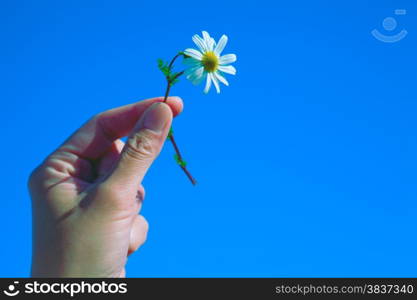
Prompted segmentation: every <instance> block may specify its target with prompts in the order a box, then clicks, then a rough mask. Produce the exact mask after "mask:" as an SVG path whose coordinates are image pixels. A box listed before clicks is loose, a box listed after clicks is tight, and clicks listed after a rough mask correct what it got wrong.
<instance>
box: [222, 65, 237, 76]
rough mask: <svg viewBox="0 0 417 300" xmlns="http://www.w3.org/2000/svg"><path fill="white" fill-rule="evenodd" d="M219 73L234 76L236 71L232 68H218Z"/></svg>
mask: <svg viewBox="0 0 417 300" xmlns="http://www.w3.org/2000/svg"><path fill="white" fill-rule="evenodd" d="M218 69H219V71H221V72H224V73H227V74H232V75H235V74H236V69H235V67H233V66H219V68H218Z"/></svg>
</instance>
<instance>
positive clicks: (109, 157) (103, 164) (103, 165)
mask: <svg viewBox="0 0 417 300" xmlns="http://www.w3.org/2000/svg"><path fill="white" fill-rule="evenodd" d="M124 146H125V143H124V142H123V141H122V140H120V139H119V140H115V141H114V142H113V144H112V145H111V146H110V149H109V150H108V151H107V152H106V153H104V154H103V156H102V157H101V158H100V161H99V163H98V168H97V176H98V178H99V179H100V178H104V177H106V176H107V175H108V174H109V173H110V171H111V170H112V169H113V168H114V165H115V164H116V162H117V161H118V160H119V157H120V153H122V150H123V148H124Z"/></svg>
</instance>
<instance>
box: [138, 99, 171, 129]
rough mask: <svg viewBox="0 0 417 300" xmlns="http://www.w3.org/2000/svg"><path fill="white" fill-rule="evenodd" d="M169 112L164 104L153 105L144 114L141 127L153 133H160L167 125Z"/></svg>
mask: <svg viewBox="0 0 417 300" xmlns="http://www.w3.org/2000/svg"><path fill="white" fill-rule="evenodd" d="M169 112H170V108H169V107H168V106H167V105H166V104H164V103H160V102H158V103H154V104H152V105H151V107H149V108H148V110H147V111H146V112H145V116H144V120H143V127H145V128H147V129H150V130H153V131H155V132H161V131H162V129H164V127H165V124H166V123H167V121H168V120H167V119H168V118H167V113H169Z"/></svg>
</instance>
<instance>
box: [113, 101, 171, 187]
mask: <svg viewBox="0 0 417 300" xmlns="http://www.w3.org/2000/svg"><path fill="white" fill-rule="evenodd" d="M171 123H172V111H171V108H170V107H169V106H168V105H167V104H165V103H162V102H158V103H154V104H153V105H152V106H150V107H149V108H148V109H147V110H146V111H145V113H144V114H143V115H142V117H141V118H140V120H139V121H138V122H137V124H136V126H135V128H134V129H133V130H132V132H131V134H130V136H129V138H128V141H127V143H126V144H125V146H124V148H123V150H122V153H121V155H120V158H119V161H118V162H117V163H116V165H115V167H114V168H113V171H112V173H111V174H110V176H109V177H108V179H107V180H106V181H108V183H109V184H112V185H113V184H114V185H120V186H124V187H125V188H126V187H131V188H132V189H134V190H136V189H137V187H138V186H139V185H140V183H141V182H142V180H143V177H144V176H145V174H146V172H147V171H148V169H149V167H150V166H151V164H152V162H153V161H154V160H155V158H156V157H157V156H158V155H159V152H160V151H161V149H162V145H163V144H164V141H165V139H166V137H167V134H168V131H169V128H170V127H171Z"/></svg>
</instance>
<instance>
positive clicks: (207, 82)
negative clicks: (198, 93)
mask: <svg viewBox="0 0 417 300" xmlns="http://www.w3.org/2000/svg"><path fill="white" fill-rule="evenodd" d="M209 75H210V74H207V80H206V86H205V88H204V94H207V93H208V91H209V90H210V87H211V76H209Z"/></svg>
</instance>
